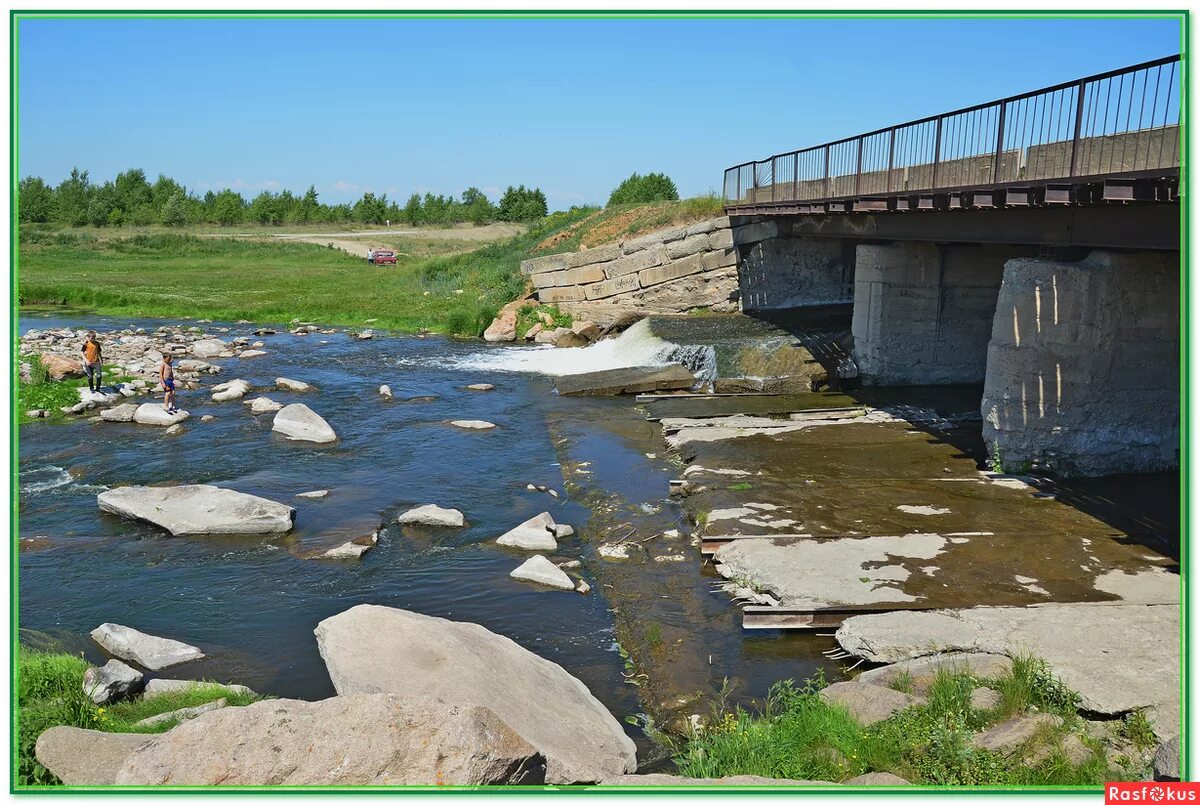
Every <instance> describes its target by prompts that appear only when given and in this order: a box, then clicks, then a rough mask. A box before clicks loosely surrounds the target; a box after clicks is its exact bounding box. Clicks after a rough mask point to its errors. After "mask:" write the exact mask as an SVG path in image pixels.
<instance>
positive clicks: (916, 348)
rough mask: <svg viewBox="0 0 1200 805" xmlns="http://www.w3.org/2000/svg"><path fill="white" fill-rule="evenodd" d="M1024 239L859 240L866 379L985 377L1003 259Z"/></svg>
mask: <svg viewBox="0 0 1200 805" xmlns="http://www.w3.org/2000/svg"><path fill="white" fill-rule="evenodd" d="M1032 253H1033V251H1032V250H1031V249H1028V248H1024V247H1020V246H981V245H944V244H937V243H929V242H920V241H915V242H902V243H889V244H867V243H864V244H861V245H859V246H858V248H857V255H856V260H855V277H854V319H853V324H852V332H853V336H854V356H855V361H856V363H857V364H858V370H859V375H860V377H861V378H862V380H863V382H864V383H865V384H867V385H880V386H912V385H945V384H953V383H982V382H983V378H984V373H985V368H986V365H987V347H988V339H989V338H990V337H991V331H992V314H993V312H994V311H995V309H996V298H997V296H998V294H999V292H1000V280H1001V277H1002V275H1003V272H1004V264H1005V261H1006V260H1008V259H1009V258H1011V257H1014V256H1017V255H1027V254H1032Z"/></svg>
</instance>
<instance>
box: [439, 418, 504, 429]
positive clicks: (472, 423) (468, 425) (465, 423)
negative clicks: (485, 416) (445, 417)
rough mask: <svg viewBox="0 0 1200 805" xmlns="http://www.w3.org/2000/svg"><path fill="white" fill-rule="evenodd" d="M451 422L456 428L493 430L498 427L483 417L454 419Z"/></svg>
mask: <svg viewBox="0 0 1200 805" xmlns="http://www.w3.org/2000/svg"><path fill="white" fill-rule="evenodd" d="M450 424H451V425H453V426H454V427H456V428H464V429H466V430H491V429H492V428H494V427H496V425H495V424H494V423H492V422H487V421H485V420H482V419H452V420H450Z"/></svg>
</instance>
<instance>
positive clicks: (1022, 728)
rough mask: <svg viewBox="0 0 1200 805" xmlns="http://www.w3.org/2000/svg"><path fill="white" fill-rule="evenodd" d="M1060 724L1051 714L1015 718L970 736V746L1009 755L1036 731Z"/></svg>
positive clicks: (1057, 718)
mask: <svg viewBox="0 0 1200 805" xmlns="http://www.w3.org/2000/svg"><path fill="white" fill-rule="evenodd" d="M1061 724H1062V719H1061V718H1060V717H1058V716H1056V715H1054V714H1053V713H1035V714H1033V715H1025V716H1017V717H1016V718H1010V719H1009V720H1008V721H1004V722H1001V723H999V724H997V725H996V726H994V727H992V728H990V729H988V730H985V731H984V732H980V733H978V734H976V735H974V736H972V738H971V746H972V747H973V748H975V749H986V750H988V751H989V752H1001V753H1009V752H1012V751H1013V750H1015V749H1016V748H1017V747H1019V746H1022V745H1024V744H1025V743H1027V742H1028V741H1029V739H1030V738H1032V737H1033V736H1034V735H1036V734H1037V733H1038V731H1040V730H1042V729H1044V728H1047V727H1058V726H1060V725H1061Z"/></svg>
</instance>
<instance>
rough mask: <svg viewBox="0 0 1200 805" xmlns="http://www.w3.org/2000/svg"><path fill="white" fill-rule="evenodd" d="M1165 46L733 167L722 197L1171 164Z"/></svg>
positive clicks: (1173, 75)
mask: <svg viewBox="0 0 1200 805" xmlns="http://www.w3.org/2000/svg"><path fill="white" fill-rule="evenodd" d="M1179 71H1180V59H1179V56H1169V57H1167V58H1163V59H1157V60H1155V61H1150V62H1145V63H1142V64H1136V65H1133V66H1132V67H1126V68H1124V69H1121V70H1113V71H1111V72H1107V73H1100V74H1099V75H1093V76H1089V77H1087V78H1081V79H1078V80H1076V81H1070V82H1067V83H1065V84H1059V85H1057V86H1053V87H1047V88H1045V89H1039V90H1034V91H1033V92H1026V93H1024V94H1022V95H1015V96H1013V97H1011V98H1005V99H1003V100H999V101H993V102H991V103H985V104H980V105H978V106H972V107H969V108H966V109H959V110H958V111H955V112H947V113H946V114H942V115H937V116H934V117H927V118H924V119H922V120H914V121H912V122H911V123H904V124H901V125H898V126H891V127H889V128H885V129H879V130H878V131H873V132H869V133H867V134H860V135H858V136H856V137H848V138H846V139H844V140H837V141H835V142H831V143H826V144H824V145H818V146H815V147H812V148H805V149H802V150H799V151H789V152H787V153H784V154H777V155H775V156H773V157H769V158H767V159H764V160H761V161H757V162H746V163H743V164H741V165H735V166H734V167H732V168H729V169H727V170H726V171H725V182H724V188H723V195H724V198H725V203H726V205H727V206H731V207H735V206H738V205H758V204H769V203H780V202H784V203H786V202H822V201H836V200H839V199H854V198H862V197H865V196H880V195H889V194H891V195H897V194H905V193H922V192H932V191H960V190H968V189H972V188H975V189H978V188H984V187H995V186H997V185H1006V184H1008V185H1011V184H1019V183H1024V182H1029V183H1046V182H1048V181H1052V180H1058V179H1062V180H1071V181H1076V180H1082V179H1097V178H1101V177H1112V176H1128V175H1131V174H1139V173H1142V174H1144V173H1145V172H1154V171H1157V170H1162V169H1172V168H1174V169H1177V168H1178V167H1179V105H1180V98H1181V92H1180V86H1179V85H1180V80H1179V79H1180V75H1179Z"/></svg>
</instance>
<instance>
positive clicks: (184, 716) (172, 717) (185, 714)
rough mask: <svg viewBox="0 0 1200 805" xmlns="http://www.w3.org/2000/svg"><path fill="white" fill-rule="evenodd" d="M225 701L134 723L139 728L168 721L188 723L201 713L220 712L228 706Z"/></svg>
mask: <svg viewBox="0 0 1200 805" xmlns="http://www.w3.org/2000/svg"><path fill="white" fill-rule="evenodd" d="M228 704H229V702H227V701H226V700H225V699H216V700H214V701H211V702H205V703H204V704H198V705H196V706H195V707H180V708H179V709H178V710H171V711H170V712H167V713H159V714H158V715H156V716H147V717H146V718H143V719H141V720H139V721H136V722H134V726H137V727H153V726H155V725H157V724H165V723H166V722H168V721H187V720H188V719H189V718H195V717H196V716H198V715H200V714H201V713H208V712H211V711H213V710H220V709H221V708H222V707H225V706H226V705H228Z"/></svg>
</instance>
